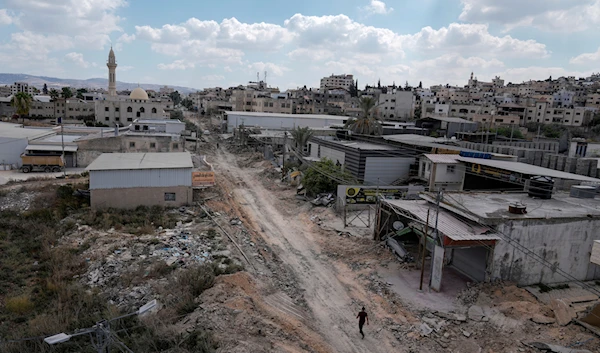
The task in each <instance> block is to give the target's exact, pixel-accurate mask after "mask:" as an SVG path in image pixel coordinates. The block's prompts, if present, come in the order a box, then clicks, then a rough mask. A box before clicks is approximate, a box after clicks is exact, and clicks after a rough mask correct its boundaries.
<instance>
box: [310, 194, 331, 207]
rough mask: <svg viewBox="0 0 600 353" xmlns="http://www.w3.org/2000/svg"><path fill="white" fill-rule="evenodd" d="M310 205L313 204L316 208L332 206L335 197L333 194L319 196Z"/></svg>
mask: <svg viewBox="0 0 600 353" xmlns="http://www.w3.org/2000/svg"><path fill="white" fill-rule="evenodd" d="M310 203H312V204H313V205H315V206H330V205H333V204H334V203H335V196H334V195H333V194H332V193H328V194H319V195H317V197H316V198H315V199H314V200H312V201H311V202H310Z"/></svg>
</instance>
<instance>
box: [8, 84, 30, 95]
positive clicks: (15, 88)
mask: <svg viewBox="0 0 600 353" xmlns="http://www.w3.org/2000/svg"><path fill="white" fill-rule="evenodd" d="M34 91H35V90H34V87H33V86H30V85H29V84H28V83H27V82H15V83H13V84H12V85H11V86H10V94H12V95H13V96H14V95H15V94H17V93H19V92H24V93H27V94H30V95H32V96H33V94H34Z"/></svg>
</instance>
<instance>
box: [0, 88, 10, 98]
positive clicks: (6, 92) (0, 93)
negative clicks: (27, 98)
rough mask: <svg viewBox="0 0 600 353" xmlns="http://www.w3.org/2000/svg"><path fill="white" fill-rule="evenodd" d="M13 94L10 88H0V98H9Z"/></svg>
mask: <svg viewBox="0 0 600 353" xmlns="http://www.w3.org/2000/svg"><path fill="white" fill-rule="evenodd" d="M10 94H11V89H10V86H6V85H5V86H0V97H8V96H10Z"/></svg>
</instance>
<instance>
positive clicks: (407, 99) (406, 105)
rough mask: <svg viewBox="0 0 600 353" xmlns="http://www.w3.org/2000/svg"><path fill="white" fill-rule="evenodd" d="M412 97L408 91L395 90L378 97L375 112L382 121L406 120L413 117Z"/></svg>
mask: <svg viewBox="0 0 600 353" xmlns="http://www.w3.org/2000/svg"><path fill="white" fill-rule="evenodd" d="M413 102H414V95H413V93H412V92H410V91H402V90H396V91H395V92H392V93H382V94H380V95H379V105H378V106H377V112H378V115H379V116H380V117H382V118H383V119H396V120H397V119H403V120H408V119H411V118H412V117H413Z"/></svg>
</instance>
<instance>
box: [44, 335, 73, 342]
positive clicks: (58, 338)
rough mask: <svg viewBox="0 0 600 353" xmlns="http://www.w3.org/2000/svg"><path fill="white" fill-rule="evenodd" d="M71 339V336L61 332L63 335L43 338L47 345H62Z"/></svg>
mask: <svg viewBox="0 0 600 353" xmlns="http://www.w3.org/2000/svg"><path fill="white" fill-rule="evenodd" d="M71 337H72V336H71V335H67V334H66V333H64V332H63V333H59V334H58V335H54V336H50V337H46V338H44V342H46V343H48V344H57V343H63V342H67V341H68V340H70V339H71Z"/></svg>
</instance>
